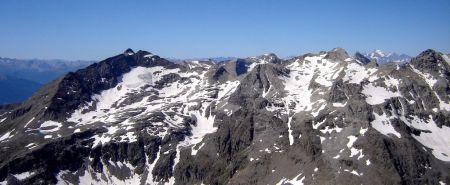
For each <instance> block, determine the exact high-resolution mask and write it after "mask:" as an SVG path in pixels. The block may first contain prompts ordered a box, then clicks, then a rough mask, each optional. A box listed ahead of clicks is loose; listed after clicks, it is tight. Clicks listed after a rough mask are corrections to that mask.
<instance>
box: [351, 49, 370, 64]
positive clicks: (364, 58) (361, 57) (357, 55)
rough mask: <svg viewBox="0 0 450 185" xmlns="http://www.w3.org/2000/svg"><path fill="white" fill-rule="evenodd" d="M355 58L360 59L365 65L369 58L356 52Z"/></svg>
mask: <svg viewBox="0 0 450 185" xmlns="http://www.w3.org/2000/svg"><path fill="white" fill-rule="evenodd" d="M355 59H356V60H358V61H360V62H361V63H362V64H364V65H367V64H368V63H370V59H368V58H366V57H365V56H364V55H363V54H361V53H359V52H356V54H355Z"/></svg>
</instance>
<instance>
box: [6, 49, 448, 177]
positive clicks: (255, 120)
mask: <svg viewBox="0 0 450 185" xmlns="http://www.w3.org/2000/svg"><path fill="white" fill-rule="evenodd" d="M449 62H450V59H449V57H448V56H447V55H444V54H442V53H440V52H437V51H434V50H431V49H430V50H426V51H424V52H422V53H421V54H419V55H418V56H417V57H414V58H412V59H411V61H410V62H409V63H397V64H395V65H377V63H376V62H375V61H371V60H370V59H368V58H365V57H364V56H363V55H358V56H354V57H352V56H350V55H349V54H348V53H347V52H346V51H345V50H344V49H341V48H335V49H333V50H331V51H328V52H320V53H318V54H305V55H301V56H297V57H293V58H291V59H288V60H283V59H280V58H278V57H277V56H276V55H275V54H265V55H261V56H257V57H250V58H243V59H233V60H230V61H226V62H219V63H215V62H211V61H192V62H181V63H174V62H170V61H168V60H166V59H164V58H160V57H159V56H157V55H155V54H152V53H150V52H146V51H137V52H134V51H133V50H131V49H127V50H126V51H125V52H124V53H122V54H119V55H116V56H113V57H111V58H108V59H105V60H103V61H101V62H98V63H95V64H92V65H90V66H88V67H86V68H83V69H80V70H78V71H76V72H70V73H68V74H66V75H65V76H63V77H62V78H59V79H58V80H55V81H52V82H50V83H49V84H47V85H46V86H45V87H44V88H42V89H40V90H39V91H37V92H36V93H34V95H33V96H32V97H31V98H30V99H28V100H27V101H25V102H23V103H21V104H19V105H10V106H4V107H0V152H1V153H2V155H0V184H445V183H447V184H449V183H450V147H449V143H450V96H449V94H450V87H449V81H450V65H449Z"/></svg>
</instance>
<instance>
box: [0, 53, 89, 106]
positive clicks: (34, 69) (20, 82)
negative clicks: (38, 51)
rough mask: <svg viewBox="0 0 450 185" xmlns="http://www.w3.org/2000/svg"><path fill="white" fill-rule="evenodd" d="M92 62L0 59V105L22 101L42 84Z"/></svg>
mask: <svg viewBox="0 0 450 185" xmlns="http://www.w3.org/2000/svg"><path fill="white" fill-rule="evenodd" d="M94 62H95V61H81V60H80V61H66V60H58V59H54V60H42V59H12V58H2V57H0V104H6V103H17V102H20V101H24V100H25V99H26V98H28V97H29V96H31V94H32V93H33V92H35V91H36V90H37V89H38V88H39V87H41V86H42V85H43V84H46V83H48V82H50V81H51V80H54V79H56V78H58V77H59V76H62V75H64V74H65V73H67V72H70V71H75V70H77V69H81V68H84V67H86V66H88V65H89V64H92V63H94Z"/></svg>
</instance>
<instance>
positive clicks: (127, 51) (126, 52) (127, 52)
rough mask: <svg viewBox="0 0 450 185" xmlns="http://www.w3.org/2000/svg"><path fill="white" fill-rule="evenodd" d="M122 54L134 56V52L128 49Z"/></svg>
mask: <svg viewBox="0 0 450 185" xmlns="http://www.w3.org/2000/svg"><path fill="white" fill-rule="evenodd" d="M123 54H124V55H127V56H128V55H134V51H133V50H132V49H131V48H128V49H126V50H125V51H124V52H123Z"/></svg>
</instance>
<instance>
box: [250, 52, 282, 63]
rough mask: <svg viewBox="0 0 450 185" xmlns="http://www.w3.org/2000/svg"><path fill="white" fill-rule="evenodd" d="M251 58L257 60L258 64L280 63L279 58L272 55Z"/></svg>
mask: <svg viewBox="0 0 450 185" xmlns="http://www.w3.org/2000/svg"><path fill="white" fill-rule="evenodd" d="M252 58H253V59H257V60H259V61H258V62H260V63H277V62H279V61H280V58H278V56H277V55H275V54H274V53H266V54H263V55H259V56H257V57H252Z"/></svg>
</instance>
